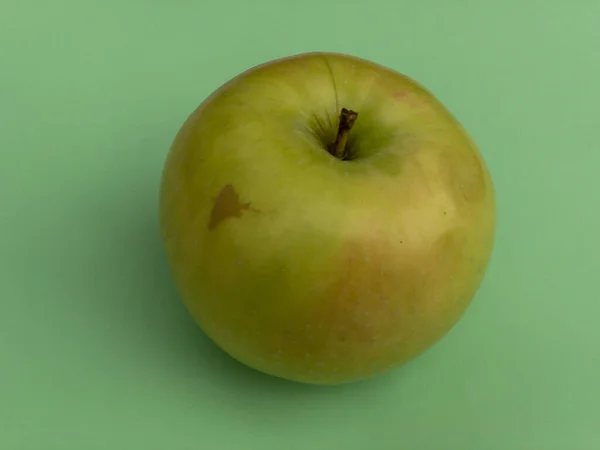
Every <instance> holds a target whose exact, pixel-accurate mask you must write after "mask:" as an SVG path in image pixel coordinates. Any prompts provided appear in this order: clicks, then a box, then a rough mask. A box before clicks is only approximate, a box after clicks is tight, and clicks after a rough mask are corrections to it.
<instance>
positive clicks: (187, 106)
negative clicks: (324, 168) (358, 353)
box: [0, 0, 600, 450]
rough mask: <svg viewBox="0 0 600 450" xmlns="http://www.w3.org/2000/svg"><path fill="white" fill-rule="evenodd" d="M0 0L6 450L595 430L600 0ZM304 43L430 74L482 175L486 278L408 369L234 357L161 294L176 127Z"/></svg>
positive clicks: (573, 449)
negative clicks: (489, 210)
mask: <svg viewBox="0 0 600 450" xmlns="http://www.w3.org/2000/svg"><path fill="white" fill-rule="evenodd" d="M490 3H491V2H481V1H475V0H473V1H466V0H463V1H456V2H448V1H442V0H439V1H422V2H417V1H414V2H393V1H390V0H370V1H368V2H361V3H359V2H349V1H346V2H339V1H329V2H327V1H323V0H320V1H304V2H290V3H288V2H279V3H276V2H275V1H274V0H273V1H255V2H248V1H245V0H244V1H241V0H238V1H236V2H232V1H229V2H222V3H217V2H207V1H195V2H194V1H185V0H177V1H160V0H154V1H140V0H138V1H114V0H110V1H109V0H105V1H103V2H85V1H66V0H54V1H41V0H40V1H15V0H4V1H3V2H2V3H1V4H0V152H1V156H2V158H1V160H0V206H1V208H0V219H1V220H0V231H1V233H0V252H1V253H0V448H2V449H6V450H13V449H14V450H21V449H25V450H30V449H31V450H33V449H36V450H37V449H39V450H54V449H60V450H75V449H77V450H81V449H85V450H96V449H101V450H105V449H106V450H109V449H111V450H115V449H119V450H120V449H128V450H137V449H140V450H141V449H144V450H152V449H169V450H180V449H181V450H183V449H200V448H203V449H216V450H218V449H233V450H238V449H249V450H253V449H261V450H275V449H277V450H288V449H289V450H296V449H298V450H300V449H302V450H305V449H306V450H308V449H311V450H313V449H314V450H337V449H340V450H404V449H411V450H413V449H414V450H454V449H456V450H488V449H498V450H507V449H510V450H531V449H534V450H550V449H552V450H554V449H556V450H559V449H560V450H597V449H599V448H600V387H599V384H598V383H599V382H600V348H599V347H600V346H599V343H600V327H599V326H598V321H599V317H600V288H599V285H598V274H597V272H598V269H599V268H600V256H599V255H600V238H599V237H598V236H599V232H600V212H599V209H598V204H599V203H600V200H599V198H600V188H599V185H600V184H599V182H598V181H597V179H596V178H595V177H596V176H597V175H598V172H599V167H600V135H599V133H598V128H597V127H598V123H599V121H600V100H599V99H600V81H599V80H600V26H598V23H599V20H600V3H599V2H597V1H592V0H587V1H586V0H578V1H574V2H571V3H569V2H564V1H545V2H542V1H517V0H511V1H505V2H494V3H495V6H489V4H490ZM309 50H332V51H342V52H348V53H352V54H354V55H356V56H360V57H364V58H367V59H371V60H373V61H376V62H379V63H382V64H385V65H388V66H390V67H392V68H394V69H396V70H400V71H402V72H404V73H407V74H408V75H410V76H412V77H414V78H416V79H417V80H419V81H420V82H421V83H423V84H425V85H426V86H427V87H428V88H430V89H431V90H432V91H433V92H434V93H435V94H436V95H437V96H438V97H439V98H440V100H442V101H443V102H444V103H445V104H446V105H447V106H448V107H449V108H450V109H451V110H452V111H453V112H454V113H455V114H456V116H457V117H458V118H459V119H460V120H461V122H462V123H463V124H464V125H465V127H466V128H467V129H468V130H469V132H470V133H471V135H472V136H473V137H474V138H475V139H476V141H477V142H478V143H479V145H480V147H481V151H482V153H483V155H484V157H485V158H486V161H487V162H488V165H489V167H490V170H491V172H492V175H493V177H494V181H495V183H496V188H497V196H498V214H499V219H498V220H499V222H498V234H497V241H496V249H495V252H494V256H493V260H492V263H491V265H490V268H489V272H488V275H487V278H486V280H485V283H484V285H483V286H482V288H481V290H480V291H479V294H478V296H477V298H476V301H475V303H474V304H473V306H472V307H471V309H470V310H469V312H468V313H467V315H466V316H465V317H464V319H463V320H462V321H461V322H460V324H459V325H458V326H457V327H456V328H454V330H453V331H452V332H451V333H450V334H449V335H448V336H447V338H446V339H444V340H443V341H442V342H440V343H439V344H438V345H437V346H435V347H434V348H433V349H432V350H431V351H429V352H427V353H426V354H425V355H423V356H422V357H421V358H419V359H418V360H416V361H415V362H414V363H412V364H410V365H409V366H407V367H406V368H405V369H404V370H400V371H397V372H394V373H391V374H389V375H386V376H383V377H380V378H377V379H374V380H372V381H369V382H365V383H360V384H354V385H347V386H343V387H338V388H315V387H305V386H301V385H296V384H292V383H287V382H284V381H279V380H276V379H273V378H269V377H267V376H263V375H261V374H258V373H255V372H253V371H251V370H248V369H246V368H244V367H242V366H240V365H239V364H237V363H235V362H232V361H231V360H230V359H229V358H228V357H226V356H224V355H223V354H222V353H221V352H220V351H219V350H218V349H216V348H215V346H214V345H213V344H211V343H210V342H209V341H208V340H207V339H206V338H205V337H204V336H203V335H202V333H201V332H200V331H199V330H198V329H197V327H196V326H195V325H194V324H193V322H192V321H191V319H190V318H189V317H188V315H187V313H186V312H185V310H184V309H183V307H182V306H181V304H180V302H179V299H178V297H177V295H176V294H175V292H174V288H173V284H172V281H171V278H170V275H169V273H168V269H167V266H166V262H165V257H164V255H163V251H162V248H161V245H160V241H159V235H158V225H157V188H158V183H159V177H160V171H161V167H162V163H163V160H164V157H165V155H166V152H167V149H168V147H169V145H170V143H171V140H172V138H173V137H174V134H175V133H176V131H177V130H178V128H179V126H180V125H181V124H182V122H183V121H184V120H185V118H186V117H187V115H188V114H189V113H190V112H191V110H192V109H193V108H195V107H196V106H197V104H198V103H199V102H201V101H202V100H203V98H204V97H205V96H206V95H208V94H209V93H210V92H211V91H212V90H213V89H215V88H216V87H218V86H219V85H220V84H221V83H222V82H224V81H226V80H227V79H228V78H230V77H231V76H233V75H235V74H237V73H238V72H240V71H242V70H244V69H246V68H248V67H250V66H252V65H254V64H258V63H261V62H265V61H267V60H270V59H273V58H276V57H280V56H285V55H288V54H293V53H299V52H304V51H309Z"/></svg>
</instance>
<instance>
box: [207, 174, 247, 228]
mask: <svg viewBox="0 0 600 450" xmlns="http://www.w3.org/2000/svg"><path fill="white" fill-rule="evenodd" d="M248 209H250V203H242V202H241V201H240V196H239V195H238V193H237V192H236V190H235V189H234V188H233V186H232V185H231V184H228V185H226V186H224V187H223V189H221V191H220V192H219V195H218V196H217V198H216V200H215V203H214V204H213V208H212V211H211V212H210V221H209V222H208V229H209V230H214V229H215V228H216V227H217V226H218V225H219V224H220V223H221V222H223V221H224V220H226V219H229V218H231V217H241V216H242V213H243V212H244V211H246V210H248Z"/></svg>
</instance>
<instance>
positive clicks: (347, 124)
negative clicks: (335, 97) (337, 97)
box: [328, 108, 358, 160]
mask: <svg viewBox="0 0 600 450" xmlns="http://www.w3.org/2000/svg"><path fill="white" fill-rule="evenodd" d="M357 117H358V113H357V112H355V111H351V110H349V109H346V108H342V112H341V113H340V124H339V126H338V132H337V136H336V138H335V142H332V143H331V144H329V148H328V151H329V153H331V154H332V155H333V156H335V157H336V158H338V159H341V160H344V159H346V156H347V154H346V143H347V142H348V135H349V134H350V130H351V129H352V126H353V125H354V122H356V118H357Z"/></svg>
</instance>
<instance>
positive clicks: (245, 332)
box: [159, 52, 496, 385]
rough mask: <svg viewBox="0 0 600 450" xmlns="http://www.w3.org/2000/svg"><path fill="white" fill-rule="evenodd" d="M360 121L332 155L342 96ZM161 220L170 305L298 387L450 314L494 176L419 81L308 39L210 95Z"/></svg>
mask: <svg viewBox="0 0 600 450" xmlns="http://www.w3.org/2000/svg"><path fill="white" fill-rule="evenodd" d="M342 107H346V108H351V109H353V110H354V111H357V112H358V119H357V121H356V124H355V126H354V128H353V129H352V131H351V132H350V137H349V141H348V149H349V152H350V155H351V158H350V159H349V160H345V161H342V160H340V159H338V158H335V157H334V156H332V155H331V154H330V153H328V152H327V151H326V144H327V143H328V142H331V141H333V140H334V139H335V136H336V133H337V124H338V118H339V113H340V109H341V108H342ZM159 204H160V208H159V209H160V226H161V233H162V239H163V242H164V246H165V249H166V254H167V258H168V262H169V265H170V267H171V271H172V274H173V278H174V280H175V284H176V286H177V289H178V291H179V292H180V294H181V297H182V300H183V302H184V303H185V305H186V307H187V308H188V310H189V311H190V314H191V315H192V317H193V318H194V319H195V321H196V322H197V323H198V324H199V326H200V327H201V328H202V329H203V330H204V331H205V333H206V334H207V335H208V336H209V337H210V338H211V339H212V340H213V341H214V342H215V343H216V344H217V345H218V346H219V347H220V348H221V349H223V350H224V351H225V352H226V353H228V354H229V355H230V356H231V357H233V358H235V359H236V360H238V361H240V362H242V363H243V364H245V365H247V366H250V367H252V368H254V369H256V370H259V371H262V372H264V373H267V374H270V375H273V376H276V377H281V378H285V379H288V380H293V381H297V382H302V383H311V384H324V385H333V384H340V383H348V382H353V381H358V380H362V379H366V378H370V377H373V376H375V375H378V374H381V373H384V372H387V371H389V370H390V369H392V368H396V367H399V366H401V365H403V364H405V363H406V362H408V361H410V360H411V359H413V358H414V357H416V356H417V355H419V354H421V353H422V352H424V351H425V350H426V349H428V348H429V347H430V346H432V345H433V344H434V343H435V342H437V341H438V340H439V339H441V338H442V337H443V336H444V335H445V334H446V333H447V332H448V331H449V330H450V329H451V328H452V327H453V326H454V325H455V324H456V323H457V322H458V321H459V319H460V317H461V316H462V314H463V313H464V312H465V310H466V308H467V307H468V306H469V304H470V303H471V301H472V299H473V297H474V295H475V293H476V292H477V290H478V288H479V286H480V283H481V282H482V279H483V277H484V274H485V271H486V267H487V265H488V262H489V259H490V257H491V253H492V249H493V241H494V233H495V222H496V209H495V208H496V206H495V194H494V187H493V183H492V180H491V177H490V174H489V171H488V169H487V167H486V164H485V162H484V161H483V159H482V156H481V154H480V153H479V151H478V149H477V147H476V145H475V144H474V142H473V141H472V140H471V139H470V138H469V136H468V135H467V133H466V132H465V130H464V129H463V128H462V127H461V125H460V124H459V123H458V122H457V120H456V119H455V118H454V117H453V116H452V115H451V113H450V112H449V111H448V110H447V109H445V107H444V106H442V105H441V104H440V102H439V101H437V100H436V99H435V98H434V96H433V95H432V94H431V93H430V92H428V91H427V90H426V89H425V88H424V87H422V86H421V85H419V84H418V83H417V82H415V81H413V80H412V79H410V78H408V77H406V76H404V75H402V74H400V73H398V72H396V71H393V70H391V69H389V68H386V67H383V66H381V65H379V64H376V63H373V62H370V61H366V60H364V59H361V58H357V57H353V56H350V55H344V54H339V53H330V52H313V53H305V54H299V55H293V56H289V57H286V58H281V59H277V60H274V61H271V62H268V63H266V64H262V65H259V66H256V67H253V68H251V69H250V70H248V71H246V72H244V73H242V74H240V75H238V76H237V77H235V78H233V79H232V80H230V81H228V82H227V83H225V84H224V85H223V86H221V87H220V88H219V89H217V90H216V91H215V92H213V94H212V95H210V97H208V98H207V99H206V100H205V101H204V102H203V103H202V104H201V105H200V106H199V107H198V108H197V109H196V110H195V111H194V112H193V113H192V114H191V116H190V117H189V118H188V119H187V121H186V122H185V123H184V125H183V126H182V128H181V129H180V130H179V132H178V134H177V136H176V138H175V140H174V142H173V145H172V147H171V149H170V151H169V154H168V157H167V160H166V162H165V166H164V172H163V176H162V182H161V188H160V202H159Z"/></svg>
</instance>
